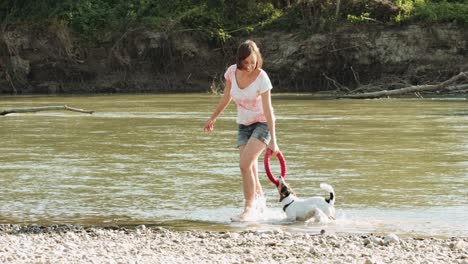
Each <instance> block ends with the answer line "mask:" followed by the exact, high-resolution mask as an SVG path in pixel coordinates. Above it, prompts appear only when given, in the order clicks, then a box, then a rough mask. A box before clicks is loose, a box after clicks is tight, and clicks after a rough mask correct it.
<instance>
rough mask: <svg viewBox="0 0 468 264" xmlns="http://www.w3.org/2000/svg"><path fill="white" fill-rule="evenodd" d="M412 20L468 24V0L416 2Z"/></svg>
mask: <svg viewBox="0 0 468 264" xmlns="http://www.w3.org/2000/svg"><path fill="white" fill-rule="evenodd" d="M414 20H416V21H423V22H426V23H441V22H455V23H458V24H461V25H468V0H464V1H463V0H457V1H447V0H445V1H444V0H441V1H434V2H428V3H424V2H420V3H417V4H416V6H415V12H414Z"/></svg>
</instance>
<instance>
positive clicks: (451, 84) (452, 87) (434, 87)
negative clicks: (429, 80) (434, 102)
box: [339, 72, 468, 99]
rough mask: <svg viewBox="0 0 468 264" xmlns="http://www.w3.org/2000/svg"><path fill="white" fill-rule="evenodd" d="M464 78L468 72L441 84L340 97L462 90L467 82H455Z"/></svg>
mask: <svg viewBox="0 0 468 264" xmlns="http://www.w3.org/2000/svg"><path fill="white" fill-rule="evenodd" d="M463 78H465V79H466V80H467V81H468V72H460V73H459V74H457V75H455V76H453V77H452V78H450V79H448V80H446V81H443V82H441V83H439V84H426V85H413V86H408V87H404V88H400V89H394V90H383V91H377V92H368V93H358V94H346V95H341V96H339V98H353V99H366V98H380V97H389V96H395V95H403V94H409V93H415V94H419V93H420V92H428V91H437V90H441V89H446V90H462V89H466V88H468V84H467V83H465V84H458V85H455V84H454V83H455V82H457V81H459V80H460V79H463Z"/></svg>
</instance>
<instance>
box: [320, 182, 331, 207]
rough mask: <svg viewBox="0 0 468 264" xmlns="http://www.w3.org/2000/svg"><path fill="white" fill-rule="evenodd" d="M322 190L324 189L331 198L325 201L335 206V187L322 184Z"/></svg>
mask: <svg viewBox="0 0 468 264" xmlns="http://www.w3.org/2000/svg"><path fill="white" fill-rule="evenodd" d="M320 188H322V189H324V190H325V191H327V192H329V193H330V198H329V199H325V201H327V203H329V204H331V205H334V204H335V190H333V187H331V185H329V184H326V183H321V184H320Z"/></svg>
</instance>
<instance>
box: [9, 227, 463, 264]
mask: <svg viewBox="0 0 468 264" xmlns="http://www.w3.org/2000/svg"><path fill="white" fill-rule="evenodd" d="M321 233H322V232H321ZM467 245H468V238H464V237H456V238H449V239H442V238H411V237H409V238H406V237H405V238H401V237H398V236H397V235H396V234H385V235H382V236H379V235H367V234H366V235H363V234H351V235H350V234H327V233H326V232H323V233H322V235H309V234H302V233H295V232H284V231H269V232H257V231H255V230H251V231H242V232H226V231H224V232H208V231H174V230H169V229H166V228H162V227H146V226H144V225H140V226H137V227H135V228H128V229H124V228H121V227H105V228H98V227H95V228H86V229H85V228H83V227H79V226H70V225H54V226H49V227H45V226H39V225H32V226H22V225H0V262H14V263H16V262H18V263H56V262H59V263H83V262H86V263H122V262H125V263H163V262H167V263H360V264H362V263H364V264H374V263H396V264H399V263H408V262H410V263H461V264H468V259H467V248H466V247H467Z"/></svg>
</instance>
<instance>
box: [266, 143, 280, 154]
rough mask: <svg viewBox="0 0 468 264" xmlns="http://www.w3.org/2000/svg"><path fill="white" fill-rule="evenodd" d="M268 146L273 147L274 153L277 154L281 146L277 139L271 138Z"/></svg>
mask: <svg viewBox="0 0 468 264" xmlns="http://www.w3.org/2000/svg"><path fill="white" fill-rule="evenodd" d="M268 148H269V149H271V150H272V151H273V154H275V155H276V153H278V151H279V147H278V144H276V140H271V141H270V144H268Z"/></svg>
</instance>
